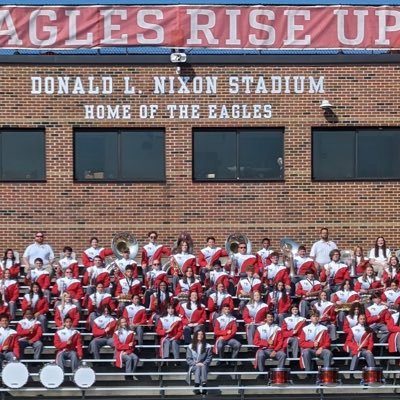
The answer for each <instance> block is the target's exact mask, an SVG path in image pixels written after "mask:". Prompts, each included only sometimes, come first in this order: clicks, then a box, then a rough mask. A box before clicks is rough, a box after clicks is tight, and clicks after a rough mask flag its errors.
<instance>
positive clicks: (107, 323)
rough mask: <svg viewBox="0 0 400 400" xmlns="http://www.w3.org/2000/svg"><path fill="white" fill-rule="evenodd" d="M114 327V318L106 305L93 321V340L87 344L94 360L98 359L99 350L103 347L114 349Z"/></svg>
mask: <svg viewBox="0 0 400 400" xmlns="http://www.w3.org/2000/svg"><path fill="white" fill-rule="evenodd" d="M115 326H116V321H115V318H114V317H113V316H112V315H111V308H110V307H109V306H107V305H105V306H103V307H102V312H101V315H100V317H97V318H96V319H95V320H94V321H93V326H92V332H93V339H92V341H91V342H90V344H89V352H90V353H91V354H93V357H94V358H95V359H96V360H99V359H100V349H101V348H102V347H103V346H110V347H112V348H114V341H113V338H112V337H113V334H114V330H115Z"/></svg>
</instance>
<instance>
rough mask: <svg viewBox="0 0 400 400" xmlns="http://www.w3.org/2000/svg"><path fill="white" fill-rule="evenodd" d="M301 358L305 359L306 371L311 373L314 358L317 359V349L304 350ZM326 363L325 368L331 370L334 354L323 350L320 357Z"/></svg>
mask: <svg viewBox="0 0 400 400" xmlns="http://www.w3.org/2000/svg"><path fill="white" fill-rule="evenodd" d="M301 356H302V357H303V362H304V369H305V370H306V371H311V370H312V368H311V365H312V362H313V358H314V357H317V354H316V350H315V349H304V350H303V352H302V354H301ZM318 357H319V358H320V359H322V360H323V362H324V368H329V367H330V366H331V364H332V357H333V356H332V352H331V351H330V350H328V349H323V350H322V352H321V354H320V355H319V356H318Z"/></svg>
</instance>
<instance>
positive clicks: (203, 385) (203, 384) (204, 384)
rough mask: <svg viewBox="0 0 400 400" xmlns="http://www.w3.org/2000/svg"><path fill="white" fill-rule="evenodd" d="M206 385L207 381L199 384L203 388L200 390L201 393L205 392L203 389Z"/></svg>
mask: <svg viewBox="0 0 400 400" xmlns="http://www.w3.org/2000/svg"><path fill="white" fill-rule="evenodd" d="M206 386H207V383H205V382H203V383H202V384H201V387H202V388H203V389H201V390H200V393H201V394H207V389H204V388H205V387H206Z"/></svg>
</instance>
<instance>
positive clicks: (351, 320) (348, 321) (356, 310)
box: [343, 302, 365, 334]
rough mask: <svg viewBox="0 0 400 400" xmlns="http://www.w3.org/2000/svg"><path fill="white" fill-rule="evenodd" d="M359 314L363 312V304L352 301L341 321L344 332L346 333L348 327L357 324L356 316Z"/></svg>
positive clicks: (348, 329)
mask: <svg viewBox="0 0 400 400" xmlns="http://www.w3.org/2000/svg"><path fill="white" fill-rule="evenodd" d="M361 314H365V309H364V304H361V303H358V302H355V303H353V304H352V305H351V307H350V311H349V313H348V314H347V315H346V318H345V319H344V322H343V331H344V333H346V334H348V333H349V331H350V329H351V328H352V327H353V326H356V325H357V324H358V317H359V316H360V315H361Z"/></svg>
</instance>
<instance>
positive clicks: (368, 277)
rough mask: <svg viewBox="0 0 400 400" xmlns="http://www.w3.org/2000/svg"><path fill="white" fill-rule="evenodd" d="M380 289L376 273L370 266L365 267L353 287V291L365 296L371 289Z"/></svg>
mask: <svg viewBox="0 0 400 400" xmlns="http://www.w3.org/2000/svg"><path fill="white" fill-rule="evenodd" d="M380 287H381V281H380V279H379V278H378V277H377V276H376V273H375V271H374V269H373V268H372V266H371V265H367V266H366V268H365V271H364V273H363V275H362V276H360V277H359V278H357V281H356V283H355V285H354V290H355V291H356V292H358V293H360V294H361V295H362V294H366V293H368V291H371V290H372V289H378V288H380Z"/></svg>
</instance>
